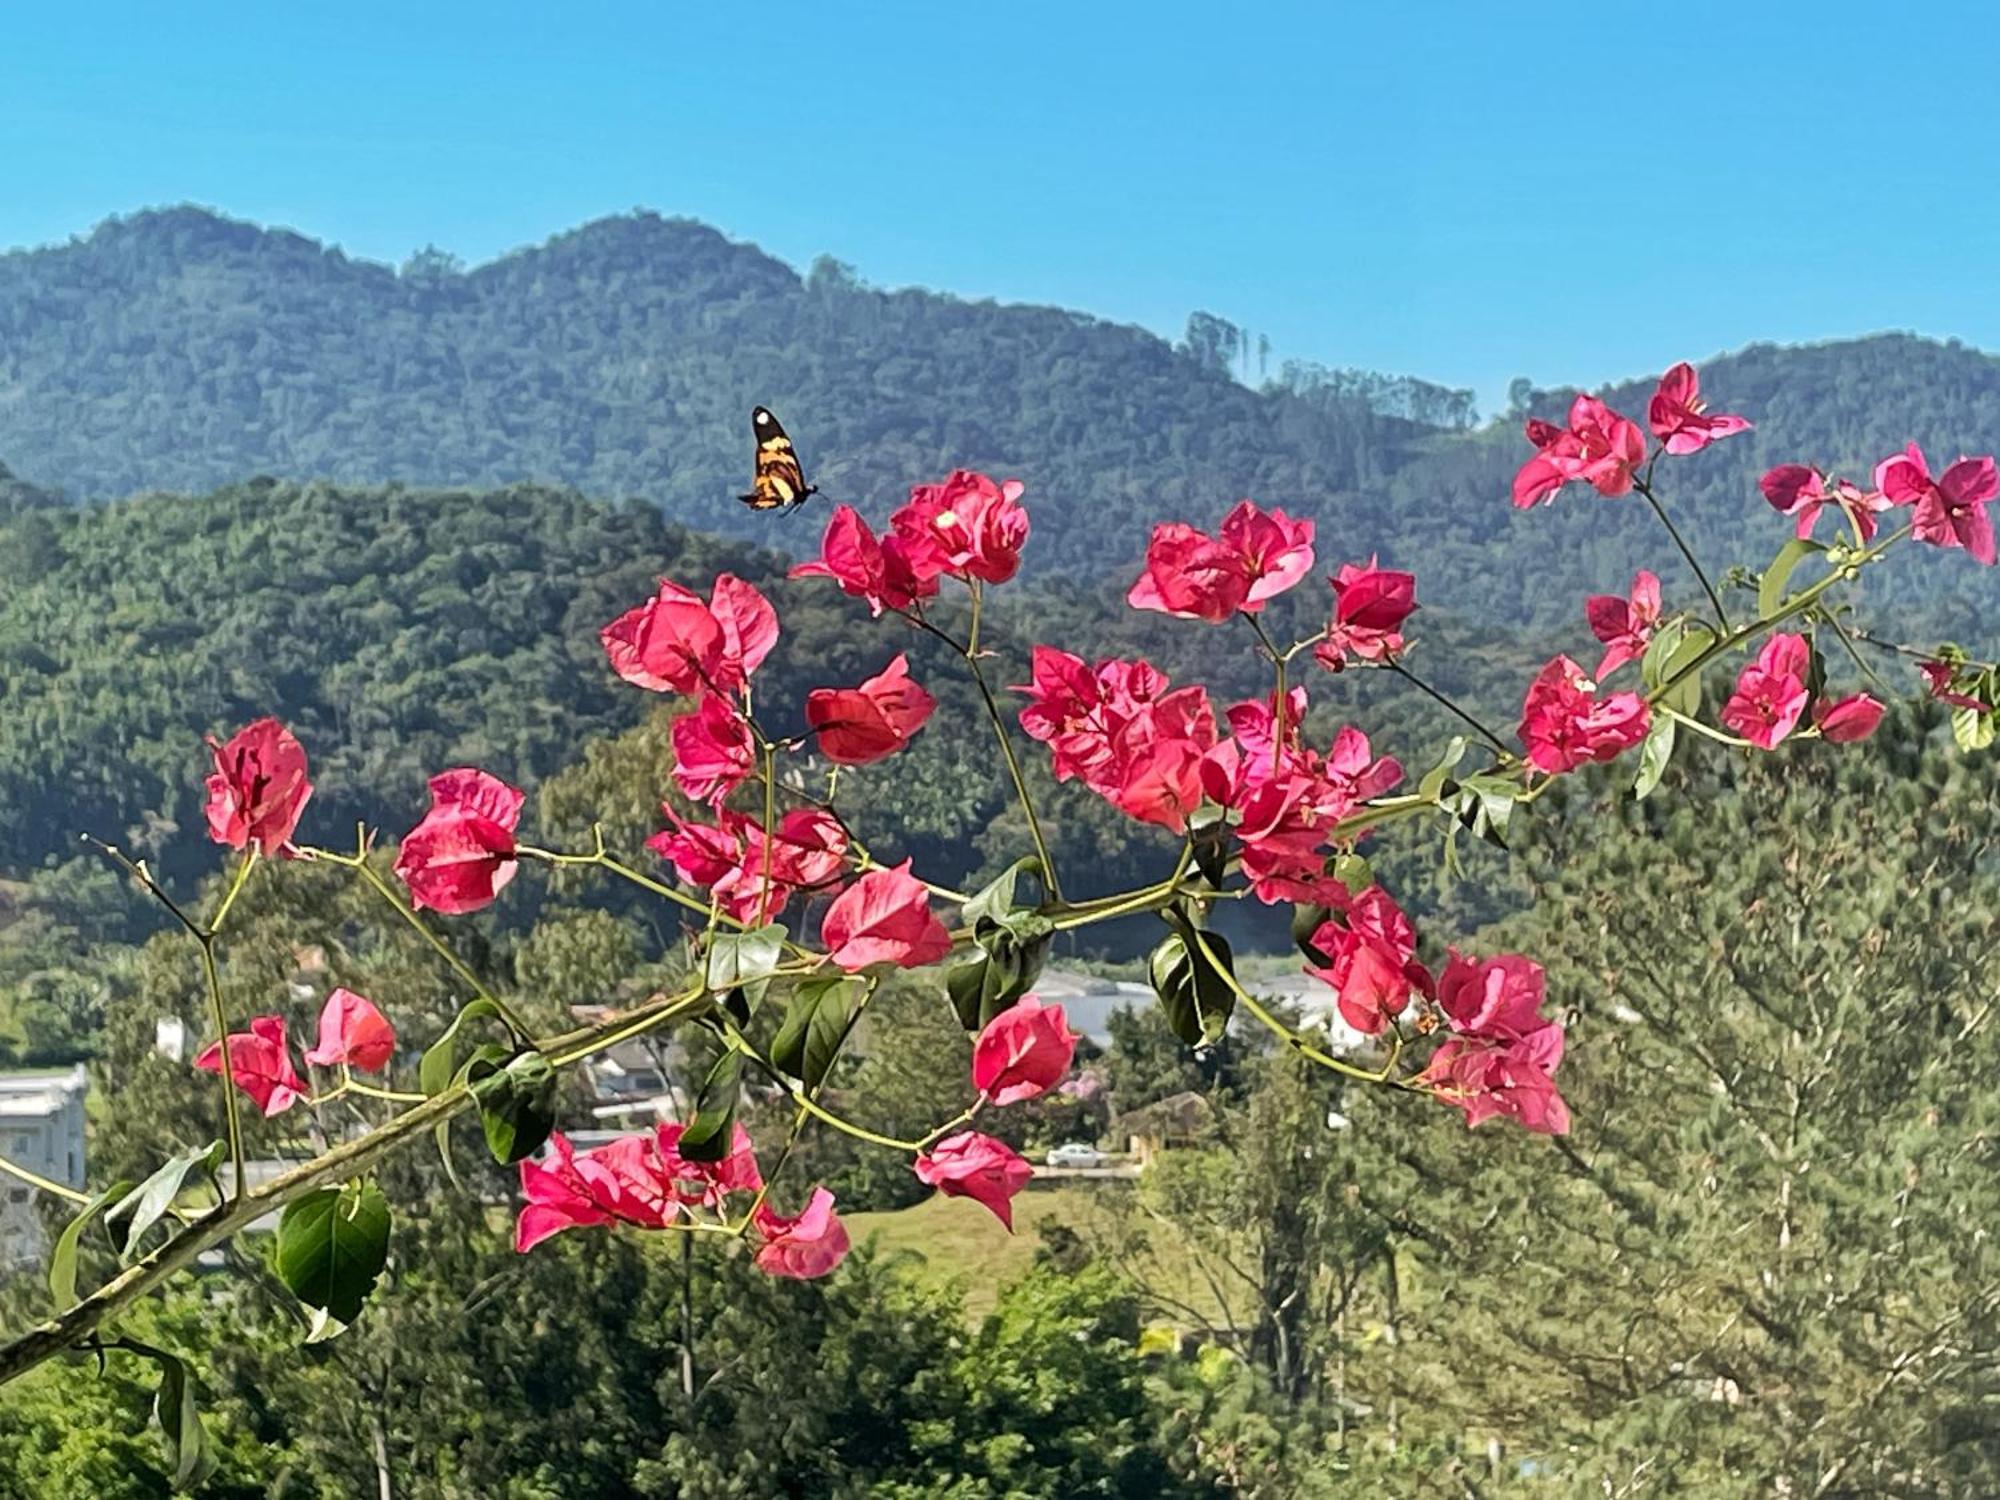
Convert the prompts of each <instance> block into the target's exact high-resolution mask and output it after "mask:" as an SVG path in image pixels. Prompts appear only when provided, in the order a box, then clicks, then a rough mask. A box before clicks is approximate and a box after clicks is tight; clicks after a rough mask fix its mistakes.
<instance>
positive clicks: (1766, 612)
mask: <svg viewBox="0 0 2000 1500" xmlns="http://www.w3.org/2000/svg"><path fill="white" fill-rule="evenodd" d="M1824 551H1826V548H1825V547H1823V546H1822V545H1820V543H1818V542H1815V541H1813V540H1812V539H1811V538H1810V537H1802V536H1801V537H1793V538H1792V540H1790V541H1789V542H1787V543H1785V545H1784V546H1782V547H1780V548H1779V549H1778V555H1777V556H1776V557H1774V558H1772V559H1771V566H1770V567H1768V568H1766V569H1765V570H1764V576H1763V578H1762V579H1761V580H1759V581H1758V584H1757V617H1758V618H1759V619H1762V620H1768V619H1770V618H1771V616H1772V615H1774V614H1776V613H1777V612H1778V611H1779V609H1780V608H1782V607H1783V605H1784V602H1785V585H1786V584H1787V583H1789V582H1790V581H1791V577H1792V570H1793V569H1794V568H1796V567H1797V566H1798V565H1799V564H1800V563H1802V562H1804V561H1805V560H1806V559H1807V558H1808V557H1811V556H1812V555H1813V554H1814V553H1816V552H1824Z"/></svg>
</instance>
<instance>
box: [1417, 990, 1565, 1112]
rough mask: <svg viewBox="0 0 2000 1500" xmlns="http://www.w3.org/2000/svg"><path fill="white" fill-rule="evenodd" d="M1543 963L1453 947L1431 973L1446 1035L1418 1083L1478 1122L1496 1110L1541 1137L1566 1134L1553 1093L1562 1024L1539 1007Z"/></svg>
mask: <svg viewBox="0 0 2000 1500" xmlns="http://www.w3.org/2000/svg"><path fill="white" fill-rule="evenodd" d="M1542 989H1543V974H1542V966H1541V965H1540V964H1537V963H1534V962H1532V961H1530V960H1528V959H1525V958H1522V957H1520V956H1519V955H1517V954H1505V955H1502V956H1501V957H1499V958H1492V959H1488V960H1486V961H1485V962H1483V963H1482V962H1479V961H1478V960H1475V959H1470V958H1465V957H1463V956H1461V955H1460V954H1459V953H1457V952H1456V951H1454V952H1452V954H1451V956H1450V960H1449V962H1447V963H1446V965H1445V969H1444V973H1443V974H1441V975H1439V976H1438V986H1437V1004H1438V1009H1439V1010H1440V1011H1442V1012H1443V1014H1444V1017H1445V1020H1446V1022H1447V1023H1448V1024H1449V1025H1450V1027H1451V1034H1450V1035H1449V1036H1448V1037H1446V1038H1445V1040H1444V1041H1443V1042H1441V1043H1440V1044H1439V1045H1438V1049H1437V1051H1436V1052H1434V1053H1432V1054H1431V1060H1430V1063H1429V1064H1428V1065H1427V1066H1426V1067H1425V1069H1424V1072H1423V1075H1422V1078H1423V1081H1424V1082H1425V1083H1426V1084H1428V1085H1429V1086H1430V1087H1431V1089H1433V1090H1434V1091H1435V1092H1436V1094H1437V1096H1438V1097H1439V1098H1440V1099H1443V1100H1445V1101H1446V1102H1447V1103H1450V1104H1455V1105H1457V1106H1458V1107H1459V1108H1460V1109H1462V1110H1464V1111H1465V1123H1466V1124H1467V1125H1478V1124H1481V1123H1483V1122H1484V1121H1486V1120H1490V1119H1492V1118H1494V1117H1495V1116H1496V1115H1498V1116H1505V1117H1507V1118H1509V1119H1512V1120H1514V1121H1516V1122H1517V1123H1519V1124H1520V1125H1522V1126H1524V1127H1525V1128H1527V1129H1529V1130H1535V1131H1540V1132H1542V1133H1543V1134H1545V1135H1567V1134H1568V1133H1569V1107H1568V1106H1567V1105H1565V1104H1564V1103H1563V1099H1562V1095H1561V1094H1559V1093H1557V1092H1556V1085H1555V1072H1556V1068H1557V1066H1558V1065H1559V1064H1560V1063H1561V1062H1562V1055H1563V1029H1562V1026H1561V1025H1560V1024H1559V1023H1557V1022H1555V1021H1552V1020H1550V1019H1548V1018H1547V1017H1546V1016H1544V1015H1543V1014H1542V1013H1541V1010H1542Z"/></svg>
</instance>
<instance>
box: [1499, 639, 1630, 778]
mask: <svg viewBox="0 0 2000 1500" xmlns="http://www.w3.org/2000/svg"><path fill="white" fill-rule="evenodd" d="M1592 687H1593V684H1592V683H1591V681H1590V679H1589V678H1588V677H1586V676H1584V675H1583V668H1582V667H1579V666H1578V665H1577V664H1576V663H1575V662H1573V661H1571V660H1570V659H1569V658H1568V657H1567V656H1558V657H1555V658H1554V659H1553V660H1551V661H1550V662H1549V663H1548V664H1547V665H1546V666H1544V667H1543V668H1542V670H1541V671H1540V672H1539V673H1537V674H1536V676H1535V680H1534V681H1533V682H1532V683H1530V684H1529V685H1528V692H1527V696H1526V697H1525V698H1523V699H1522V701H1521V727H1520V730H1519V733H1520V737H1521V744H1522V747H1523V748H1524V749H1526V751H1527V752H1528V756H1527V758H1528V763H1529V764H1530V765H1532V766H1533V767H1534V768H1535V769H1536V770H1538V771H1544V772H1546V773H1547V774H1549V775H1551V776H1555V775H1558V774H1560V773H1562V772H1564V771H1573V770H1575V769H1576V768H1577V767H1578V766H1580V765H1582V764H1584V762H1586V761H1602V760H1615V759H1617V757H1618V756H1620V755H1622V754H1623V753H1624V752H1625V751H1627V750H1629V749H1631V748H1632V747H1633V746H1634V745H1636V744H1638V743H1639V742H1640V741H1641V740H1643V739H1644V738H1645V737H1646V731H1647V730H1648V729H1649V728H1650V727H1651V724H1652V710H1651V709H1650V708H1649V707H1648V706H1647V704H1646V700H1645V699H1644V698H1641V697H1640V696H1639V695H1638V694H1637V693H1613V694H1611V695H1610V696H1609V697H1606V698H1598V697H1595V696H1593V694H1592Z"/></svg>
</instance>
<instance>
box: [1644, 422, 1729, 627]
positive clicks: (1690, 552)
mask: <svg viewBox="0 0 2000 1500" xmlns="http://www.w3.org/2000/svg"><path fill="white" fill-rule="evenodd" d="M1656 456H1657V455H1656ZM1649 472H1650V471H1649ZM1632 487H1633V488H1634V489H1636V490H1637V491H1638V492H1639V493H1640V494H1642V495H1644V496H1645V497H1646V503H1647V504H1648V505H1650V506H1652V507H1653V514H1654V515H1656V516H1658V517H1659V518H1660V524H1661V525H1662V526H1664V527H1666V528H1667V535H1668V536H1670V537H1672V538H1673V539H1674V545H1675V546H1676V547H1678V548H1680V549H1681V556H1682V557H1684V558H1686V559H1687V565H1688V566H1689V567H1690V568H1692V569H1694V576H1695V577H1696V578H1698V579H1700V580H1701V587H1702V592H1703V593H1705V594H1707V595H1708V602H1709V603H1710V604H1711V605H1713V606H1714V608H1715V618H1716V622H1717V623H1718V624H1719V625H1721V627H1722V630H1723V633H1724V634H1727V633H1728V632H1729V630H1730V624H1729V614H1728V612H1727V611H1726V610H1724V609H1723V607H1722V596H1721V595H1720V594H1718V593H1717V592H1716V591H1715V585H1714V584H1712V583H1710V582H1709V581H1708V573H1707V571H1706V570H1704V569H1703V567H1702V565H1701V561H1700V559H1699V558H1697V557H1696V556H1695V555H1694V549H1693V548H1692V547H1690V546H1689V545H1688V544H1687V538H1685V537H1683V536H1682V535H1681V531H1680V528H1679V527H1678V526H1676V525H1674V520H1673V517H1672V516H1670V515H1668V514H1667V508H1666V506H1664V505H1662V504H1661V503H1660V497H1659V496H1658V495H1656V494H1654V493H1653V486H1652V482H1651V480H1650V479H1640V478H1636V477H1635V478H1634V479H1633V481H1632Z"/></svg>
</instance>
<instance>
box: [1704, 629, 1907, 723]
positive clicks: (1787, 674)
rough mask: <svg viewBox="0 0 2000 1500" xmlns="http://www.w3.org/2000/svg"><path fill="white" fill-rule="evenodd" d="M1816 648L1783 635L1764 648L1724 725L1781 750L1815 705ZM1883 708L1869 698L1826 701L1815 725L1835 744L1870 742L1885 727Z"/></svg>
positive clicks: (1727, 707)
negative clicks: (1878, 728) (1812, 685)
mask: <svg viewBox="0 0 2000 1500" xmlns="http://www.w3.org/2000/svg"><path fill="white" fill-rule="evenodd" d="M1812 675H1813V668H1812V647H1811V646H1810V645H1808V644H1807V642H1806V639H1805V637H1804V636H1800V635H1790V634H1787V633H1785V632H1783V631H1780V632H1777V633H1775V634H1773V635H1772V636H1771V637H1770V638H1769V639H1768V640H1766V641H1765V642H1764V646H1763V649H1762V650H1760V651H1759V652H1758V653H1757V659H1756V660H1755V661H1753V662H1751V663H1750V665H1749V666H1747V667H1745V668H1744V669H1743V671H1742V673H1741V674H1740V675H1739V676H1738V677H1737V679H1736V688H1735V691H1734V692H1732V693H1731V694H1730V695H1729V701H1728V702H1727V703H1725V704H1724V705H1723V707H1722V722H1723V724H1724V726H1726V727H1727V728H1729V729H1731V730H1734V731H1735V732H1736V733H1737V734H1739V735H1741V736H1742V737H1743V738H1744V739H1746V740H1748V741H1749V742H1750V743H1751V744H1753V745H1755V746H1756V747H1757V748H1758V749H1760V750H1775V749H1776V748H1777V747H1778V744H1779V742H1780V741H1782V740H1783V739H1785V737H1786V736H1788V735H1789V734H1791V732H1792V731H1793V730H1794V729H1796V728H1798V724H1799V720H1800V719H1801V718H1803V717H1804V716H1805V711H1806V704H1807V702H1808V701H1809V700H1810V699H1811V696H1812V695H1811V689H1810V686H1809V682H1810V679H1811V677H1812ZM1882 713H1883V708H1882V705H1881V704H1880V703H1878V702H1876V701H1875V699H1873V698H1871V697H1870V696H1869V695H1868V694H1866V693H1856V694H1854V695H1853V696H1852V697H1848V698H1839V699H1835V698H1821V699H1819V700H1818V701H1817V702H1815V703H1813V715H1812V717H1813V725H1814V727H1815V728H1817V729H1818V730H1819V733H1820V737H1821V738H1822V739H1826V740H1831V741H1833V742H1835V743H1840V742H1843V741H1851V740H1865V739H1867V738H1868V736H1869V735H1871V734H1873V733H1874V732H1875V727H1876V726H1877V725H1878V724H1880V723H1881V722H1882Z"/></svg>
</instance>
